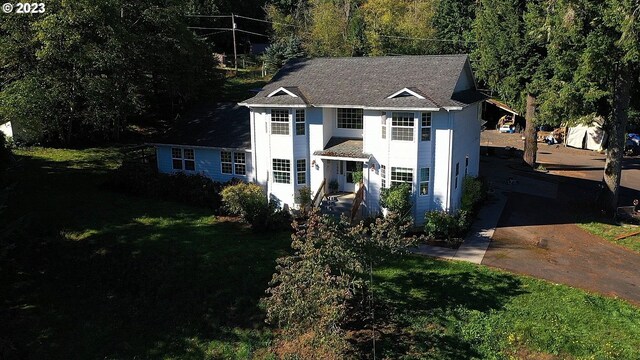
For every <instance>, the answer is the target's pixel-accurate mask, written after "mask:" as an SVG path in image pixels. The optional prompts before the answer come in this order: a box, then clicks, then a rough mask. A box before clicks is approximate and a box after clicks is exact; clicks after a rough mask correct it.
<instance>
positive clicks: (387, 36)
mask: <svg viewBox="0 0 640 360" xmlns="http://www.w3.org/2000/svg"><path fill="white" fill-rule="evenodd" d="M378 36H380V37H386V38H391V39H403V40H421V41H442V42H464V43H470V42H473V43H477V42H480V41H476V40H449V39H434V38H417V37H409V36H393V35H378Z"/></svg>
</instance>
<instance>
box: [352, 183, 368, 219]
mask: <svg viewBox="0 0 640 360" xmlns="http://www.w3.org/2000/svg"><path fill="white" fill-rule="evenodd" d="M364 190H365V189H364V183H363V182H362V181H361V182H360V188H358V192H356V197H355V199H353V205H352V206H351V221H353V219H355V217H356V215H357V214H358V209H360V205H361V204H362V200H363V199H364Z"/></svg>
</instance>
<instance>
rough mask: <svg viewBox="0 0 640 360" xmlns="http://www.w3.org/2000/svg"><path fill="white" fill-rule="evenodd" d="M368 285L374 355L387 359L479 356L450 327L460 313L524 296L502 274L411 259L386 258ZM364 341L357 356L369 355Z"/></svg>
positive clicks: (455, 327) (498, 305) (460, 318)
mask: <svg viewBox="0 0 640 360" xmlns="http://www.w3.org/2000/svg"><path fill="white" fill-rule="evenodd" d="M373 283H374V289H375V295H374V296H375V298H376V300H377V301H376V324H377V325H376V328H377V329H379V331H380V334H379V335H378V336H379V337H380V338H379V339H378V346H377V348H378V353H382V354H383V355H385V356H387V357H389V358H401V357H405V356H408V357H410V358H411V357H424V356H427V355H428V356H429V357H430V358H442V359H452V358H470V357H477V356H480V354H479V353H478V352H477V351H476V350H474V344H473V343H470V342H469V341H467V340H465V339H464V338H463V337H462V335H461V334H460V332H459V325H456V323H460V322H462V321H464V318H463V316H464V315H463V313H464V311H466V310H477V311H481V312H488V311H491V310H494V309H495V310H498V309H501V308H503V307H504V306H505V304H506V303H507V302H508V301H509V300H510V299H511V298H512V297H514V296H518V295H520V294H523V293H525V292H526V291H525V290H524V289H523V288H522V284H521V281H520V280H519V279H518V278H517V277H514V276H511V275H508V274H503V273H499V272H495V271H488V270H486V269H482V268H477V267H474V266H472V265H468V264H459V263H449V262H445V261H439V260H434V259H427V258H423V257H416V256H407V257H402V258H394V259H392V260H391V261H390V262H388V263H387V264H385V265H384V268H383V269H381V270H379V271H376V272H375V274H374V278H373ZM460 310H463V311H460ZM367 341H368V342H367V343H361V344H359V345H360V346H361V349H362V351H363V353H370V352H371V338H370V337H369V338H368V340H367Z"/></svg>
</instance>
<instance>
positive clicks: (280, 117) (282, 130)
mask: <svg viewBox="0 0 640 360" xmlns="http://www.w3.org/2000/svg"><path fill="white" fill-rule="evenodd" d="M271 134H274V135H289V110H283V109H271Z"/></svg>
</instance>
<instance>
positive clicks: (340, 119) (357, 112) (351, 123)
mask: <svg viewBox="0 0 640 360" xmlns="http://www.w3.org/2000/svg"><path fill="white" fill-rule="evenodd" d="M336 119H337V126H338V128H339V129H362V109H338V110H337V114H336Z"/></svg>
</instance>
